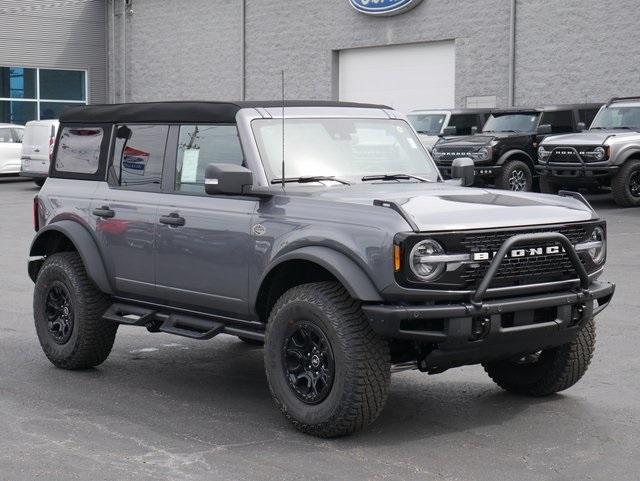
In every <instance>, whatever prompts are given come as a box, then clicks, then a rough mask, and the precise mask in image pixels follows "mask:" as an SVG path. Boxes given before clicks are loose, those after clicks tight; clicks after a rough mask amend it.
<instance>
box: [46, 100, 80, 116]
mask: <svg viewBox="0 0 640 481" xmlns="http://www.w3.org/2000/svg"><path fill="white" fill-rule="evenodd" d="M81 105H83V104H66V103H64V102H40V120H51V119H58V118H60V114H61V113H62V111H63V110H64V109H66V108H67V107H78V106H81Z"/></svg>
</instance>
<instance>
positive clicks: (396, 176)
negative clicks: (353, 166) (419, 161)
mask: <svg viewBox="0 0 640 481" xmlns="http://www.w3.org/2000/svg"><path fill="white" fill-rule="evenodd" d="M402 179H405V180H410V179H414V180H419V181H420V182H429V180H427V179H424V178H422V177H418V176H417V175H411V174H379V175H365V176H364V177H363V178H362V182H368V181H370V180H402Z"/></svg>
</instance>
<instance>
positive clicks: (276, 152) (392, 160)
mask: <svg viewBox="0 0 640 481" xmlns="http://www.w3.org/2000/svg"><path fill="white" fill-rule="evenodd" d="M251 125H252V128H253V133H254V136H255V138H256V142H257V144H258V150H259V151H260V156H261V158H262V162H263V164H264V166H265V169H266V170H267V175H268V176H269V177H270V179H269V180H271V181H273V179H278V178H281V177H282V119H264V120H254V121H253V122H252V124H251ZM284 138H285V160H286V167H285V170H286V172H285V175H286V177H287V178H295V177H313V176H335V177H337V178H343V179H344V178H348V179H349V180H355V181H361V180H362V177H364V176H369V175H384V174H412V175H416V176H420V177H422V178H425V179H427V180H431V181H437V180H438V170H437V168H436V167H435V164H434V163H433V161H432V160H431V158H430V157H429V155H428V154H427V152H426V151H425V150H424V148H423V147H422V145H421V144H420V141H419V140H418V139H417V138H416V136H415V134H414V133H413V131H412V130H411V128H410V127H409V125H408V124H407V123H406V122H404V121H402V120H383V119H321V118H314V119H287V120H286V121H285V135H284Z"/></svg>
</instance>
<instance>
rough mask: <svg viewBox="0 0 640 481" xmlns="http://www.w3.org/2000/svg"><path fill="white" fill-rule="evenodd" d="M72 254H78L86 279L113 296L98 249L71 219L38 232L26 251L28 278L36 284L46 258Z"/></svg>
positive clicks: (88, 234) (87, 233) (86, 231)
mask: <svg viewBox="0 0 640 481" xmlns="http://www.w3.org/2000/svg"><path fill="white" fill-rule="evenodd" d="M67 251H75V252H77V253H78V254H79V255H80V258H81V259H82V263H83V264H84V267H85V269H86V271H87V275H88V276H89V278H90V279H91V280H92V281H93V282H94V283H95V285H96V286H97V287H98V289H100V290H101V291H102V292H104V293H106V294H113V289H112V288H111V285H110V284H109V277H108V276H107V270H106V269H105V265H104V262H103V260H102V256H101V255H100V250H99V249H98V245H97V244H96V242H95V240H94V239H93V237H92V236H91V234H90V233H89V231H88V230H87V229H86V228H85V227H83V226H82V225H80V224H79V223H78V222H74V221H72V220H62V221H59V222H55V223H53V224H49V225H48V226H46V227H45V228H44V229H41V230H40V231H39V232H38V234H37V235H36V237H35V238H34V239H33V242H32V243H31V248H30V249H29V257H30V259H29V277H30V278H31V280H32V281H34V282H35V280H36V278H37V276H38V272H39V271H40V268H41V267H42V263H43V260H44V258H45V257H47V256H49V255H52V254H56V253H58V252H67Z"/></svg>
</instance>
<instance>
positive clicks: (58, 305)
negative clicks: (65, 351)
mask: <svg viewBox="0 0 640 481" xmlns="http://www.w3.org/2000/svg"><path fill="white" fill-rule="evenodd" d="M45 315H46V317H47V328H48V331H49V335H50V336H51V339H53V341H54V342H55V343H56V344H60V345H64V344H66V343H67V342H68V341H69V339H70V338H71V334H72V333H73V324H74V312H73V304H72V302H71V294H70V293H69V290H68V289H67V287H66V286H65V285H64V284H63V283H62V282H59V281H55V282H54V283H53V284H51V285H50V286H49V290H48V291H47V294H46V306H45Z"/></svg>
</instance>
